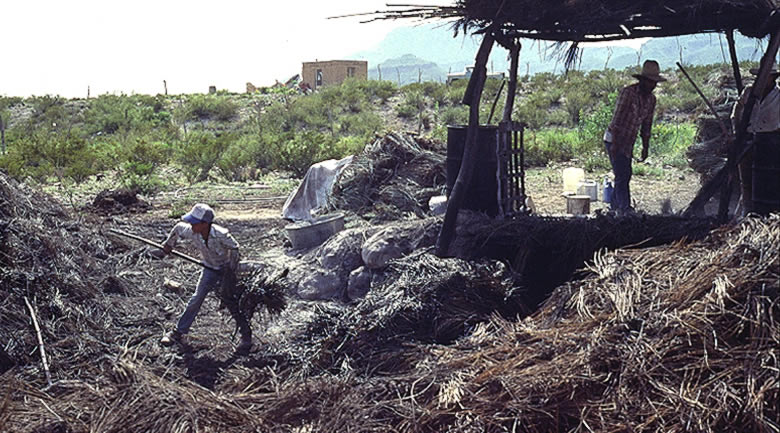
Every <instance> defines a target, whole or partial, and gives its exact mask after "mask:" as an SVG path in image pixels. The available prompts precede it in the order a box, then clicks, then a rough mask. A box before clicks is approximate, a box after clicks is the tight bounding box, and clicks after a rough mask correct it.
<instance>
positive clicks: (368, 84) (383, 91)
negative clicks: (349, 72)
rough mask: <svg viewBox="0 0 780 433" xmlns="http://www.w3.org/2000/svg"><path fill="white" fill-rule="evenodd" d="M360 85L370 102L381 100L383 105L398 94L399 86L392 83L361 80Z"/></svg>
mask: <svg viewBox="0 0 780 433" xmlns="http://www.w3.org/2000/svg"><path fill="white" fill-rule="evenodd" d="M359 83H360V86H361V88H362V89H363V91H364V92H365V93H366V96H367V97H368V99H369V100H370V101H375V100H379V102H381V103H382V104H384V103H385V102H387V100H388V99H390V98H391V97H393V96H394V95H395V94H396V93H397V92H398V86H397V85H396V84H395V83H394V82H392V81H384V80H382V81H380V80H361V81H359Z"/></svg>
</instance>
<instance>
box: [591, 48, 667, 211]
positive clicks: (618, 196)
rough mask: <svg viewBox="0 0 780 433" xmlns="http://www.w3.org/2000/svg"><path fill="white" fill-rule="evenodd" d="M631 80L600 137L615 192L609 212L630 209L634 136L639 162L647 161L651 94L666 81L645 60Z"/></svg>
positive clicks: (651, 123)
mask: <svg viewBox="0 0 780 433" xmlns="http://www.w3.org/2000/svg"><path fill="white" fill-rule="evenodd" d="M633 76H634V77H635V78H637V79H638V80H639V82H637V83H634V84H632V85H630V86H626V87H624V88H623V89H622V90H621V91H620V95H619V96H618V99H617V103H616V104H615V114H614V115H613V116H612V122H610V124H609V127H608V128H607V131H606V132H605V133H604V146H605V147H606V149H607V154H608V155H609V161H610V163H611V164H612V172H613V173H614V175H615V189H614V192H613V194H612V200H611V202H610V206H611V208H612V209H613V210H621V211H625V210H629V209H631V192H630V190H629V187H628V183H629V182H630V181H631V159H632V157H633V154H634V142H635V141H636V136H637V134H639V135H640V136H641V137H642V157H641V159H640V161H644V160H645V159H647V151H648V146H649V145H650V130H651V128H652V126H653V112H654V111H655V95H653V90H654V89H655V86H656V85H657V84H658V83H659V82H661V81H666V78H664V77H662V76H661V75H660V68H659V67H658V62H656V61H655V60H646V61H645V63H644V64H643V65H642V72H641V73H639V74H634V75H633ZM640 132H641V133H640Z"/></svg>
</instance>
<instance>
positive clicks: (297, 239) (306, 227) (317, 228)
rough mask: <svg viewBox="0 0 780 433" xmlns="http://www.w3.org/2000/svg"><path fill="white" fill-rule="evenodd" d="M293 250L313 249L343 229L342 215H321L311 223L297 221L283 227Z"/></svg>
mask: <svg viewBox="0 0 780 433" xmlns="http://www.w3.org/2000/svg"><path fill="white" fill-rule="evenodd" d="M284 229H285V231H287V237H288V238H289V239H290V242H291V243H292V246H293V249H296V250H298V249H303V248H311V247H315V246H317V245H319V244H321V243H323V242H325V240H327V239H328V238H329V237H331V236H332V235H333V234H335V233H337V232H339V231H341V230H343V229H344V214H341V213H337V214H332V215H323V216H321V217H319V218H316V219H314V220H311V221H299V222H296V223H294V224H288V225H287V226H285V227H284Z"/></svg>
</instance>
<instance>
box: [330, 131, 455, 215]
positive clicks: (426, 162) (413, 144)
mask: <svg viewBox="0 0 780 433" xmlns="http://www.w3.org/2000/svg"><path fill="white" fill-rule="evenodd" d="M444 167H445V157H444V151H443V150H442V149H440V150H439V151H436V150H435V149H433V143H431V142H429V141H425V140H422V139H417V138H415V137H412V136H409V135H405V134H397V133H390V134H388V135H386V136H384V137H382V138H378V139H377V140H375V141H374V143H372V144H371V145H369V146H366V148H365V150H364V151H363V152H362V153H360V154H359V155H356V156H355V158H354V159H353V160H352V163H351V164H349V165H348V166H347V167H346V168H345V169H344V173H343V174H342V175H341V177H340V178H339V179H338V181H337V182H336V184H335V185H334V186H333V194H332V197H331V198H330V203H329V207H330V208H331V209H336V210H346V211H351V212H354V213H356V214H358V215H361V216H364V217H371V219H372V222H381V221H390V220H394V219H399V218H406V217H409V216H417V217H424V216H426V215H428V214H429V211H428V200H429V199H430V198H431V197H433V196H435V195H439V194H441V193H442V191H443V187H444V184H445V182H446V177H445V173H444Z"/></svg>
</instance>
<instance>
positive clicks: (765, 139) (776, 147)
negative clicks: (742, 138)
mask: <svg viewBox="0 0 780 433" xmlns="http://www.w3.org/2000/svg"><path fill="white" fill-rule="evenodd" d="M753 146H754V147H753V210H754V212H756V213H758V214H760V215H767V214H769V213H770V212H780V134H778V133H774V132H770V133H759V134H756V139H755V141H754V142H753Z"/></svg>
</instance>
